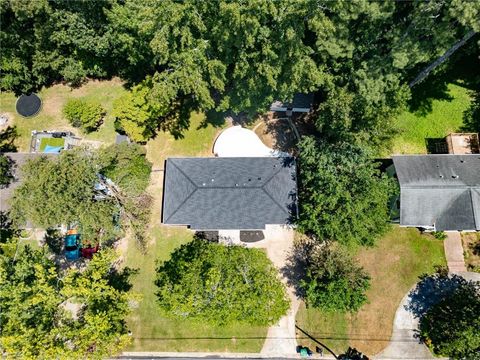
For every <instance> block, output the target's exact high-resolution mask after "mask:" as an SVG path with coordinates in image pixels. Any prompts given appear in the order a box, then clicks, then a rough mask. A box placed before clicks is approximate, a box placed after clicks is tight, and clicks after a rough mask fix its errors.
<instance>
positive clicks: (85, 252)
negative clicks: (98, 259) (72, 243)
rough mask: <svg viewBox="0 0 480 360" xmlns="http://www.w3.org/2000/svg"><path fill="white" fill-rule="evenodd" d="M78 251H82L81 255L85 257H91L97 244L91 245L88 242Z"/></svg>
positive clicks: (95, 250) (96, 248) (96, 249)
mask: <svg viewBox="0 0 480 360" xmlns="http://www.w3.org/2000/svg"><path fill="white" fill-rule="evenodd" d="M80 251H81V253H82V257H84V258H85V259H91V258H92V257H93V254H95V253H96V252H97V251H98V244H97V245H95V247H92V245H90V244H88V245H87V247H84V248H82V249H81V250H80Z"/></svg>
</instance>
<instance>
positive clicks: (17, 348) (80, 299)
mask: <svg viewBox="0 0 480 360" xmlns="http://www.w3.org/2000/svg"><path fill="white" fill-rule="evenodd" d="M114 260H115V255H114V253H113V252H112V251H106V250H104V251H101V252H99V253H98V254H96V255H95V256H94V257H93V259H92V260H90V261H89V262H88V263H87V265H86V267H85V269H83V270H82V271H79V270H77V269H74V268H71V269H68V270H66V271H61V270H60V269H59V268H58V267H57V265H55V263H54V262H53V261H52V260H49V259H48V257H46V256H45V254H44V253H43V251H40V250H32V249H31V248H30V247H28V246H27V247H25V248H24V249H23V250H19V251H17V252H16V255H15V256H8V255H6V254H2V253H0V282H1V284H2V286H1V287H0V302H1V304H2V311H1V312H0V323H1V324H2V331H1V332H0V346H1V348H2V352H3V355H6V356H7V358H23V359H33V358H35V359H56V358H65V359H66V358H68V359H85V358H98V359H100V358H105V357H109V356H111V355H114V354H116V353H118V352H119V351H120V350H121V349H123V348H124V347H125V346H126V345H127V344H128V343H129V341H130V339H129V336H128V334H127V333H128V329H127V327H126V323H125V317H126V316H127V314H128V313H129V301H130V300H132V299H134V297H133V296H132V295H131V294H129V293H127V290H128V289H129V287H130V285H129V284H128V274H129V270H128V269H127V270H123V272H118V271H117V270H116V269H114V268H113V267H112V263H113V262H114Z"/></svg>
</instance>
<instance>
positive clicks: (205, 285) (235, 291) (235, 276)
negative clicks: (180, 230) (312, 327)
mask: <svg viewBox="0 0 480 360" xmlns="http://www.w3.org/2000/svg"><path fill="white" fill-rule="evenodd" d="M155 283H156V285H157V287H158V291H157V296H158V302H159V305H160V307H161V308H162V309H163V310H164V311H166V313H167V314H169V315H170V316H173V317H177V318H189V319H193V320H198V321H205V322H208V323H211V324H215V325H226V324H231V323H232V322H245V323H248V324H252V325H264V326H265V325H271V324H273V323H275V322H276V321H278V320H279V319H280V317H281V316H283V315H284V314H285V313H286V311H287V310H288V300H287V299H286V294H285V288H284V286H283V285H282V283H281V282H280V280H279V279H278V278H277V271H276V270H275V268H274V266H273V265H272V263H271V262H270V260H268V258H267V256H266V255H265V253H264V252H262V251H261V250H259V249H247V248H244V247H241V246H224V245H220V244H215V243H210V242H208V241H206V240H203V239H194V240H193V241H192V242H190V243H188V244H185V245H182V246H180V247H179V248H177V249H176V250H175V251H174V252H173V253H172V255H171V258H170V260H167V261H165V262H162V263H160V264H159V267H158V268H157V279H156V282H155Z"/></svg>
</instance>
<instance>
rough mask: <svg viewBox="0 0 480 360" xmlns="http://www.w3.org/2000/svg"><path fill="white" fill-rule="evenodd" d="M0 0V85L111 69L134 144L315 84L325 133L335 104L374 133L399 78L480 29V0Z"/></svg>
mask: <svg viewBox="0 0 480 360" xmlns="http://www.w3.org/2000/svg"><path fill="white" fill-rule="evenodd" d="M1 4H2V7H1V12H0V16H1V19H0V20H1V22H2V25H3V26H2V29H1V38H2V53H1V54H0V56H1V59H0V67H1V71H2V75H3V76H2V78H1V82H0V86H1V88H2V89H5V90H13V91H15V92H17V93H20V92H30V91H32V90H35V89H38V88H40V87H41V86H44V85H48V84H51V83H52V82H54V81H58V80H64V81H65V82H67V83H70V84H71V85H72V86H76V85H78V84H80V83H81V82H82V81H84V80H85V79H86V78H87V77H94V78H103V77H109V76H120V77H122V78H123V79H125V80H126V82H127V83H128V84H129V85H133V87H132V93H131V95H130V97H128V96H126V97H125V99H124V101H123V103H119V104H118V106H117V108H118V110H117V111H118V114H119V115H120V116H118V119H119V120H118V123H119V125H120V127H121V128H123V129H124V131H125V132H127V133H128V134H129V135H130V136H133V137H135V139H138V141H144V140H145V139H148V138H149V137H151V136H153V135H154V132H155V130H156V129H157V128H159V127H162V125H164V126H166V127H167V128H168V129H169V130H171V131H173V132H176V133H178V132H181V131H182V129H184V128H185V127H187V126H188V114H190V113H191V111H192V110H197V111H207V110H210V109H215V110H216V111H224V110H233V111H234V112H236V113H238V112H247V113H249V114H253V113H255V112H257V111H260V112H263V111H264V110H266V109H267V108H268V106H269V104H270V103H271V102H272V101H273V100H288V99H291V98H292V96H293V94H295V93H297V92H310V91H316V92H318V94H319V96H320V98H321V100H322V101H323V100H326V103H325V104H324V108H325V113H326V115H325V116H323V115H322V114H323V111H322V112H320V116H319V118H318V119H317V125H318V127H319V128H320V129H322V130H324V131H325V132H326V134H330V135H332V134H335V128H330V119H329V117H331V116H332V114H333V113H335V112H336V111H337V110H335V109H340V108H341V104H340V103H339V102H340V101H345V106H346V110H344V111H343V114H342V115H341V116H343V117H344V118H343V120H342V119H339V118H337V119H336V121H335V122H334V126H339V125H340V124H343V125H342V126H343V127H345V129H346V130H347V133H349V132H351V133H353V134H355V133H356V132H359V133H360V134H359V135H355V136H354V137H356V138H359V139H360V140H362V141H369V142H371V141H373V142H376V143H380V141H381V139H383V138H385V137H388V136H389V134H390V133H391V124H390V122H391V117H392V116H394V115H395V114H397V113H398V111H400V110H401V109H402V107H403V106H404V104H405V101H406V99H408V97H409V92H410V91H409V89H408V86H407V85H408V83H409V82H410V81H411V80H413V79H414V78H415V77H416V76H417V75H418V73H420V72H421V70H422V69H423V68H425V66H426V65H428V64H431V63H432V62H434V60H436V59H437V58H438V57H439V56H441V55H443V54H444V53H445V52H447V51H448V50H449V49H451V48H452V47H453V46H455V44H457V43H458V42H459V40H461V39H463V38H464V37H465V35H467V34H469V33H472V32H473V33H474V32H475V31H479V29H480V21H479V20H478V19H479V17H478V14H479V13H480V4H479V3H478V2H475V1H469V0H446V1H430V2H371V1H359V2H355V3H352V2H331V1H320V2H319V1H317V0H300V1H294V2H292V1H288V0H254V1H248V2H240V1H233V2H232V1H226V0H217V1H207V2H205V1H201V0H185V1H175V0H167V1H162V2H161V4H160V5H159V4H158V2H157V1H153V0H149V1H143V2H138V1H136V0H125V1H119V0H101V1H94V2H92V1H74V2H62V1H46V0H39V1H35V2H24V1H18V0H2V2H1ZM472 41H474V40H472ZM138 85H140V86H141V90H138V88H137V87H136V86H138ZM338 94H339V95H340V96H339V98H337V95H338ZM129 101H133V102H135V103H136V105H134V106H133V105H129V104H128V102H129ZM339 106H340V108H339ZM136 115H141V116H139V117H138V118H137V119H136V118H135V117H136ZM347 115H348V116H347ZM339 116H340V114H339ZM345 116H347V117H346V118H345ZM353 134H350V135H351V136H353Z"/></svg>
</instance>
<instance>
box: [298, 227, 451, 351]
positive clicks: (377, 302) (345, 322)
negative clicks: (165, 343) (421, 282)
mask: <svg viewBox="0 0 480 360" xmlns="http://www.w3.org/2000/svg"><path fill="white" fill-rule="evenodd" d="M357 257H358V259H359V262H360V263H361V264H362V266H364V267H365V269H366V270H367V271H368V272H369V274H370V276H371V277H372V286H371V288H370V290H369V291H368V294H367V295H368V299H369V303H368V304H366V305H364V306H363V307H362V309H361V310H360V311H359V312H358V313H357V314H354V315H343V314H326V313H324V312H321V311H318V310H315V309H306V308H305V306H302V307H301V308H300V310H299V312H298V314H297V323H298V326H300V327H301V328H303V329H304V330H305V331H306V332H307V333H310V334H311V335H313V336H314V337H315V338H317V339H318V340H319V341H321V342H324V343H326V344H327V346H330V347H332V348H333V349H335V351H337V352H341V351H344V350H346V348H347V347H348V346H354V347H356V348H357V349H359V350H360V351H363V352H365V353H366V354H367V355H373V354H376V353H379V352H380V351H381V350H382V349H383V348H385V346H386V345H388V342H389V340H390V336H391V330H392V324H393V318H394V316H395V311H396V310H397V307H398V304H399V303H400V301H401V299H402V298H403V297H404V296H405V294H406V293H407V292H408V290H409V289H410V288H411V287H412V286H413V285H414V284H415V283H416V282H417V281H418V277H419V276H420V275H422V274H425V273H431V272H433V270H434V265H445V264H446V262H445V257H444V252H443V243H442V242H441V241H439V240H437V239H435V238H433V236H431V235H421V234H420V233H419V232H418V230H416V229H410V228H408V229H407V228H400V227H398V226H394V227H393V228H392V230H391V231H390V232H389V233H387V234H386V235H385V236H384V237H383V238H382V239H380V240H379V241H378V244H377V246H376V247H373V248H369V249H360V250H359V252H358V254H357ZM299 344H305V345H309V346H310V347H311V348H313V349H314V348H315V344H314V343H312V342H311V341H309V340H308V339H305V338H303V337H302V336H301V337H300V339H299Z"/></svg>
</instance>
